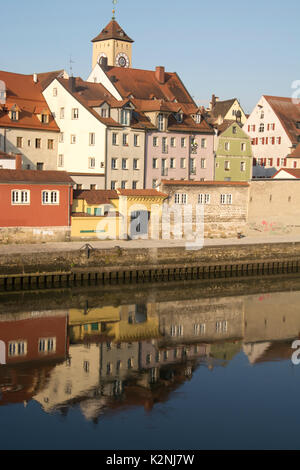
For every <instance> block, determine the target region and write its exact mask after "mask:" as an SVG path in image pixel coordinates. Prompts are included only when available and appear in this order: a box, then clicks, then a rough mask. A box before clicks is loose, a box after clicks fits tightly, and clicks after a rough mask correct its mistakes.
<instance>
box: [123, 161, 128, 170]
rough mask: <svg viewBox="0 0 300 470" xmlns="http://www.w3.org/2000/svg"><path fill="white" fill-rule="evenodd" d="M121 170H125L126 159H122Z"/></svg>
mask: <svg viewBox="0 0 300 470" xmlns="http://www.w3.org/2000/svg"><path fill="white" fill-rule="evenodd" d="M122 170H127V158H122Z"/></svg>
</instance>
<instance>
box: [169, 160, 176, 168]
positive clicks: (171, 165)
mask: <svg viewBox="0 0 300 470" xmlns="http://www.w3.org/2000/svg"><path fill="white" fill-rule="evenodd" d="M175 162H176V160H175V158H170V168H171V169H174V168H175Z"/></svg>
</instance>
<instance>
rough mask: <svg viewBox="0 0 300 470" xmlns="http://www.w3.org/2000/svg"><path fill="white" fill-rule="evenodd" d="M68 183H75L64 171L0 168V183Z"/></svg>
mask: <svg viewBox="0 0 300 470" xmlns="http://www.w3.org/2000/svg"><path fill="white" fill-rule="evenodd" d="M17 182H18V183H45V184H47V183H70V184H75V183H74V181H73V180H72V178H71V177H70V176H69V175H68V173H67V172H66V171H38V170H1V169H0V183H17Z"/></svg>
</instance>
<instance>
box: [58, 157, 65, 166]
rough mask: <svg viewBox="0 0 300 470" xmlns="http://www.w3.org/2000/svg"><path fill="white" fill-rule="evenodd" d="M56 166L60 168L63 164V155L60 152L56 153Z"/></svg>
mask: <svg viewBox="0 0 300 470" xmlns="http://www.w3.org/2000/svg"><path fill="white" fill-rule="evenodd" d="M57 165H58V167H59V168H62V167H63V166H64V156H63V155H62V154H60V155H58V164H57Z"/></svg>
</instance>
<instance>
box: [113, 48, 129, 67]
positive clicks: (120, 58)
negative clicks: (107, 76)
mask: <svg viewBox="0 0 300 470" xmlns="http://www.w3.org/2000/svg"><path fill="white" fill-rule="evenodd" d="M116 66H117V67H126V68H128V67H129V58H128V56H127V55H126V54H124V53H123V52H120V53H119V54H118V55H117V57H116Z"/></svg>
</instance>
